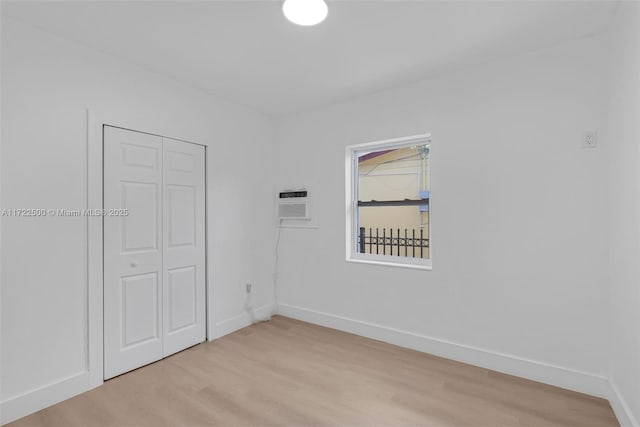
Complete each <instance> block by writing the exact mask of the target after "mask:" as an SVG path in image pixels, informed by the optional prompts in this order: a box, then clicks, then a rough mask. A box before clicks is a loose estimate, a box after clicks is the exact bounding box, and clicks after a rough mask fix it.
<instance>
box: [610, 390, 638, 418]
mask: <svg viewBox="0 0 640 427" xmlns="http://www.w3.org/2000/svg"><path fill="white" fill-rule="evenodd" d="M609 382H610V385H611V393H610V396H609V403H610V404H611V407H612V408H613V412H614V413H615V414H616V417H617V418H618V422H619V423H620V425H621V426H622V427H640V423H638V420H637V419H636V417H634V416H633V412H632V411H631V408H630V407H629V405H628V404H627V401H626V399H625V398H624V397H623V396H622V393H620V389H619V388H618V385H617V384H616V382H615V381H614V380H613V379H610V380H609Z"/></svg>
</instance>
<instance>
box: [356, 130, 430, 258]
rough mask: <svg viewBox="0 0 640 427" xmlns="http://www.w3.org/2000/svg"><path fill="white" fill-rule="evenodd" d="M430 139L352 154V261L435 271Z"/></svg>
mask: <svg viewBox="0 0 640 427" xmlns="http://www.w3.org/2000/svg"><path fill="white" fill-rule="evenodd" d="M430 169H431V139H430V136H429V135H420V136H413V137H407V138H400V139H395V140H389V141H380V142H374V143H367V144H359V145H352V146H349V147H347V150H346V171H347V173H346V179H347V186H346V194H347V200H346V201H347V227H346V229H347V261H354V262H366V263H374V264H383V265H398V266H406V267H412V268H422V269H430V268H431V245H430V235H431V232H430V231H431V228H430V225H431V221H430V213H431V212H430V211H431V197H430V196H431V182H430Z"/></svg>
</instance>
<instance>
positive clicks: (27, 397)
mask: <svg viewBox="0 0 640 427" xmlns="http://www.w3.org/2000/svg"><path fill="white" fill-rule="evenodd" d="M91 388H92V387H91V379H90V375H89V372H88V371H84V372H79V373H77V374H75V375H72V376H70V377H68V378H65V379H62V380H60V381H56V382H54V383H51V384H47V385H45V386H42V387H38V388H37V389H35V390H31V391H28V392H26V393H22V394H20V395H18V396H15V397H11V398H9V399H7V400H5V401H3V402H2V404H1V405H0V406H1V409H0V414H1V415H2V418H0V424H2V425H4V424H6V423H9V422H11V421H14V420H17V419H18V418H22V417H24V416H27V415H29V414H32V413H34V412H37V411H39V410H41V409H44V408H46V407H47V406H51V405H53V404H56V403H58V402H62V401H63V400H66V399H68V398H70V397H73V396H75V395H77V394H80V393H83V392H85V391H88V390H90V389H91Z"/></svg>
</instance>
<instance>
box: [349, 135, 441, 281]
mask: <svg viewBox="0 0 640 427" xmlns="http://www.w3.org/2000/svg"><path fill="white" fill-rule="evenodd" d="M421 144H429V145H431V134H428V133H425V134H420V135H412V136H407V137H403V138H395V139H387V140H384V141H375V142H366V143H363V144H353V145H349V146H347V147H346V148H345V203H346V209H345V213H346V221H345V223H346V227H345V228H346V240H345V241H346V261H347V262H356V263H363V264H375V265H384V266H389V267H403V268H413V269H419V270H431V269H432V259H433V250H432V247H431V223H432V221H431V211H432V198H431V194H432V193H431V188H430V189H429V190H430V194H429V234H428V236H429V259H423V258H411V257H403V256H391V255H378V254H362V253H359V252H358V250H357V248H358V244H357V235H356V233H355V230H356V229H357V226H358V218H357V214H358V200H357V195H358V177H357V176H356V174H355V173H356V171H357V170H358V165H357V161H358V159H357V157H356V152H358V151H364V150H371V151H380V150H389V149H395V148H404V147H411V146H414V145H421ZM429 170H431V168H429ZM429 182H431V180H429Z"/></svg>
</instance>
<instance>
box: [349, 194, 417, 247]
mask: <svg viewBox="0 0 640 427" xmlns="http://www.w3.org/2000/svg"><path fill="white" fill-rule="evenodd" d="M418 209H419V207H418V206H375V207H361V208H358V222H359V227H358V229H357V230H356V233H358V238H357V242H358V247H357V248H356V252H360V253H367V254H379V255H393V256H407V257H411V258H425V259H428V258H429V212H422V213H420V212H418ZM363 237H364V239H363ZM363 243H364V245H363Z"/></svg>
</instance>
